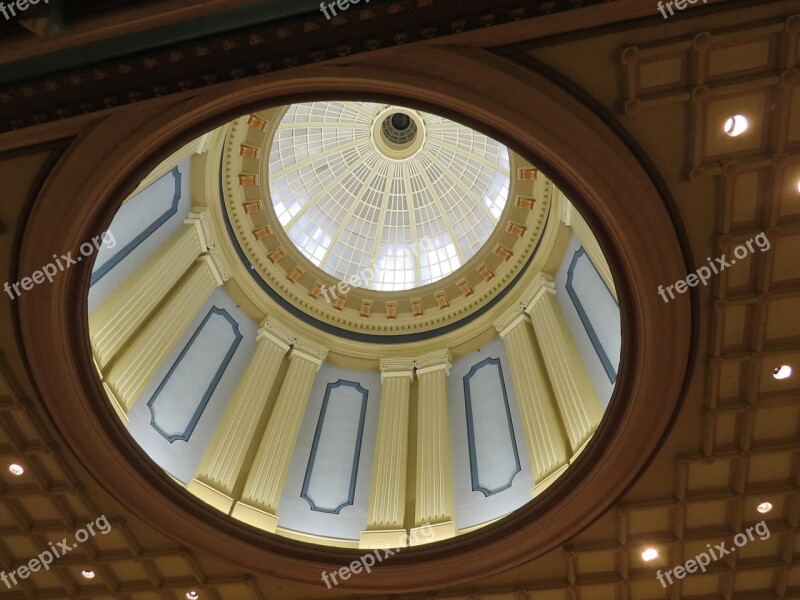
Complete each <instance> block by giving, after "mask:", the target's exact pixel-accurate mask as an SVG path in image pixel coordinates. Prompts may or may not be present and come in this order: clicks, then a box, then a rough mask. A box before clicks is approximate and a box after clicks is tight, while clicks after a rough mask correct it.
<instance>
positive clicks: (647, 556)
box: [642, 548, 658, 562]
mask: <svg viewBox="0 0 800 600" xmlns="http://www.w3.org/2000/svg"><path fill="white" fill-rule="evenodd" d="M656 558H658V550H656V549H655V548H645V550H644V552H642V560H644V561H645V562H650V561H651V560H655V559H656Z"/></svg>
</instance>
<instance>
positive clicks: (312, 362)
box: [231, 342, 327, 532]
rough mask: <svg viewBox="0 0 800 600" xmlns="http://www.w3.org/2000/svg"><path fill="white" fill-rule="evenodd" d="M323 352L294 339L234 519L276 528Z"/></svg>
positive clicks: (262, 526) (273, 529) (235, 507)
mask: <svg viewBox="0 0 800 600" xmlns="http://www.w3.org/2000/svg"><path fill="white" fill-rule="evenodd" d="M326 356H327V351H325V350H322V349H319V348H314V347H312V346H310V345H308V344H305V343H301V342H296V343H295V346H294V348H292V351H291V353H290V354H289V369H288V371H287V373H286V377H285V378H284V380H283V384H282V385H281V389H280V392H279V393H278V400H277V401H276V403H275V408H274V409H273V411H272V414H271V415H270V418H269V422H268V423H267V429H266V431H264V437H263V438H262V439H261V444H260V445H259V447H258V452H257V453H256V457H255V459H254V460H253V465H252V466H251V468H250V474H249V475H248V477H247V482H246V483H245V486H244V493H243V494H242V498H241V500H240V501H239V502H237V503H236V505H235V506H234V507H233V512H232V513H231V514H232V515H233V516H234V517H236V518H237V519H240V520H242V521H245V522H246V523H250V524H251V525H254V526H256V527H259V528H261V529H266V530H267V531H271V532H275V530H276V529H277V527H278V516H277V514H278V502H280V499H281V493H282V492H283V484H284V481H285V480H286V474H287V473H288V472H289V465H290V464H291V462H292V453H293V452H294V448H295V444H296V442H297V436H298V434H299V433H300V425H301V424H302V422H303V415H304V414H305V412H306V405H307V404H308V398H309V396H310V394H311V387H312V386H313V385H314V378H315V376H316V373H317V371H318V370H319V368H320V366H322V362H323V361H324V360H325V357H326Z"/></svg>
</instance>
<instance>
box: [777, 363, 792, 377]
mask: <svg viewBox="0 0 800 600" xmlns="http://www.w3.org/2000/svg"><path fill="white" fill-rule="evenodd" d="M772 376H773V377H774V378H775V379H788V378H789V377H791V376H792V367H790V366H789V365H779V366H777V367H775V368H774V369H772Z"/></svg>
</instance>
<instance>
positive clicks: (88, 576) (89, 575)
mask: <svg viewBox="0 0 800 600" xmlns="http://www.w3.org/2000/svg"><path fill="white" fill-rule="evenodd" d="M81 575H83V576H84V577H85V578H86V579H94V571H92V570H91V569H84V570H83V571H81Z"/></svg>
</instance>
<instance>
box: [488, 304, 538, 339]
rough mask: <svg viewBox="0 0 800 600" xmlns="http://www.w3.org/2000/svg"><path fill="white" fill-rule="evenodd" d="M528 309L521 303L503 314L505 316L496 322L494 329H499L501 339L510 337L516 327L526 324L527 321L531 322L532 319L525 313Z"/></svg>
mask: <svg viewBox="0 0 800 600" xmlns="http://www.w3.org/2000/svg"><path fill="white" fill-rule="evenodd" d="M526 308H527V306H526V305H524V304H523V303H521V302H520V303H519V304H516V305H514V306H512V307H511V308H510V309H509V310H507V311H506V312H505V313H503V315H502V316H501V317H500V318H499V319H498V320H497V321H495V324H494V327H495V329H497V332H498V333H499V334H500V337H505V336H506V335H508V333H509V332H510V331H512V330H513V329H514V328H515V327H518V326H519V324H520V323H524V322H525V321H528V322H530V320H531V319H530V317H529V316H528V314H527V313H526V312H525V309H526Z"/></svg>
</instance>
